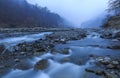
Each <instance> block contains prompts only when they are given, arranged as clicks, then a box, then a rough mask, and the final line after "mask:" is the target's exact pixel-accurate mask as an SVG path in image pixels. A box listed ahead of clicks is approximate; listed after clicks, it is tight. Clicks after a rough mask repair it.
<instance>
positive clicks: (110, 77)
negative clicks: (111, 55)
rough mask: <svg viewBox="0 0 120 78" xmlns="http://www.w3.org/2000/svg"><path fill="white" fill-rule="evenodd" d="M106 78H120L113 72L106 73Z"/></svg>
mask: <svg viewBox="0 0 120 78" xmlns="http://www.w3.org/2000/svg"><path fill="white" fill-rule="evenodd" d="M104 77H105V78H119V76H118V75H116V74H115V73H111V72H106V73H105V75H104Z"/></svg>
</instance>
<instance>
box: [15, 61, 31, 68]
mask: <svg viewBox="0 0 120 78" xmlns="http://www.w3.org/2000/svg"><path fill="white" fill-rule="evenodd" d="M32 67H33V66H32V64H30V63H29V62H27V61H22V62H20V63H18V64H16V65H15V66H14V69H20V70H28V69H30V68H32Z"/></svg>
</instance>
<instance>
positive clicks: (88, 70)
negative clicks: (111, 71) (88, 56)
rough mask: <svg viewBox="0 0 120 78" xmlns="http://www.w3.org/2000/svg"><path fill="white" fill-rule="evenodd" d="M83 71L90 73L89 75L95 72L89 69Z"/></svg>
mask: <svg viewBox="0 0 120 78" xmlns="http://www.w3.org/2000/svg"><path fill="white" fill-rule="evenodd" d="M85 71H86V72H90V73H94V72H95V71H94V70H92V69H89V68H86V69H85Z"/></svg>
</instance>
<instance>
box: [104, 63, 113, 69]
mask: <svg viewBox="0 0 120 78" xmlns="http://www.w3.org/2000/svg"><path fill="white" fill-rule="evenodd" d="M106 68H107V69H114V68H115V66H114V65H112V64H108V65H107V66H106Z"/></svg>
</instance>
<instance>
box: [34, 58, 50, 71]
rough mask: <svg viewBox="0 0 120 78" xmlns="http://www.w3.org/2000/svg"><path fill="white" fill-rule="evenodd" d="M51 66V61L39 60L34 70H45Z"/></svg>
mask: <svg viewBox="0 0 120 78" xmlns="http://www.w3.org/2000/svg"><path fill="white" fill-rule="evenodd" d="M48 66H49V62H48V60H47V59H42V60H40V61H38V62H37V63H36V64H35V65H34V70H35V71H36V70H37V71H38V70H44V69H46V68H47V67H48Z"/></svg>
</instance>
